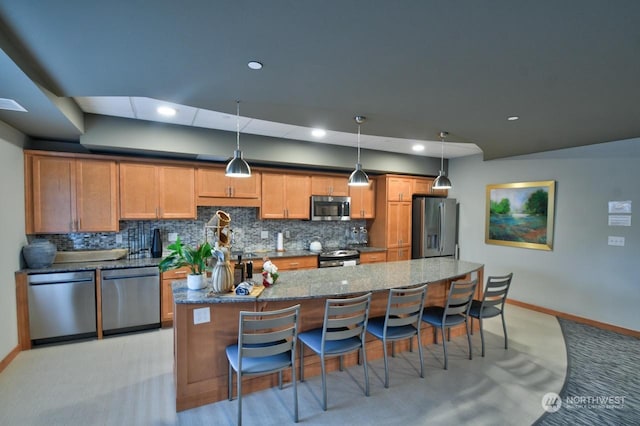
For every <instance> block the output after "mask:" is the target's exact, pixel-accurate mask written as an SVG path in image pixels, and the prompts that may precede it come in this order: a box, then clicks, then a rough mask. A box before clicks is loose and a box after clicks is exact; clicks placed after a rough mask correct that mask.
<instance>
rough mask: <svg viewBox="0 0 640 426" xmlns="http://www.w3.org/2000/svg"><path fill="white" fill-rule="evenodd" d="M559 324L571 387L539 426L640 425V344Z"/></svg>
mask: <svg viewBox="0 0 640 426" xmlns="http://www.w3.org/2000/svg"><path fill="white" fill-rule="evenodd" d="M558 320H559V322H560V326H561V328H562V333H563V335H564V339H565V342H566V345H567V375H566V381H565V384H564V386H563V388H562V390H561V391H560V395H559V396H560V398H559V400H556V398H555V397H551V399H549V401H548V403H549V404H550V406H549V407H548V408H547V410H548V412H546V413H545V414H544V415H543V416H542V417H541V418H540V419H539V420H538V421H537V422H536V423H535V424H536V425H539V426H547V425H550V426H555V425H637V424H640V404H639V400H638V395H640V373H639V371H638V358H639V356H640V339H637V338H634V337H630V336H625V335H623V334H619V333H615V332H612V331H607V330H602V329H599V328H595V327H592V326H589V325H585V324H580V323H576V322H573V321H569V320H565V319H561V318H559V319H558Z"/></svg>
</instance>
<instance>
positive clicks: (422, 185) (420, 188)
mask: <svg viewBox="0 0 640 426" xmlns="http://www.w3.org/2000/svg"><path fill="white" fill-rule="evenodd" d="M413 193H414V194H419V195H442V196H445V197H446V196H447V194H448V193H449V191H448V190H446V189H433V178H417V179H415V180H414V182H413Z"/></svg>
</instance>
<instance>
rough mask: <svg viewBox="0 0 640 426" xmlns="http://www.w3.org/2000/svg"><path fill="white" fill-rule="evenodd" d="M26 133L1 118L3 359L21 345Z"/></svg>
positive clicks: (0, 307)
mask: <svg viewBox="0 0 640 426" xmlns="http://www.w3.org/2000/svg"><path fill="white" fill-rule="evenodd" d="M23 144H24V136H23V135H22V134H20V133H19V132H17V131H16V130H15V129H13V128H11V127H9V126H7V125H5V124H4V123H2V122H0V197H2V208H0V223H2V227H1V229H2V243H1V244H0V359H3V358H5V357H6V356H7V355H8V354H9V353H10V352H11V351H12V350H13V349H15V347H16V346H17V345H18V322H17V318H16V290H15V288H16V287H15V276H14V273H15V272H16V271H17V270H18V269H20V253H21V249H22V246H23V245H25V244H26V242H27V241H26V237H25V223H24V222H25V220H24V166H23V164H24V160H23V156H22V146H23Z"/></svg>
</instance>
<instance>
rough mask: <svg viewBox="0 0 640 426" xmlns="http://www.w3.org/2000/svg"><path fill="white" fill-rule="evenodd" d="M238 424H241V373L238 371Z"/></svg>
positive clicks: (239, 425)
mask: <svg viewBox="0 0 640 426" xmlns="http://www.w3.org/2000/svg"><path fill="white" fill-rule="evenodd" d="M236 377H237V378H238V426H241V425H242V374H241V373H240V372H239V371H238V374H236Z"/></svg>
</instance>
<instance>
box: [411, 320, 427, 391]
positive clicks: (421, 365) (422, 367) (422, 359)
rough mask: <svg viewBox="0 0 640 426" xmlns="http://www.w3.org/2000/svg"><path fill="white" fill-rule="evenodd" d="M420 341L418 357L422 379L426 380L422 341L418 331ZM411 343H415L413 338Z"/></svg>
mask: <svg viewBox="0 0 640 426" xmlns="http://www.w3.org/2000/svg"><path fill="white" fill-rule="evenodd" d="M417 336H418V337H417V340H418V356H420V377H422V378H423V379H424V357H423V356H422V340H421V339H420V330H419V329H418V334H417ZM411 342H413V338H411Z"/></svg>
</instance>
